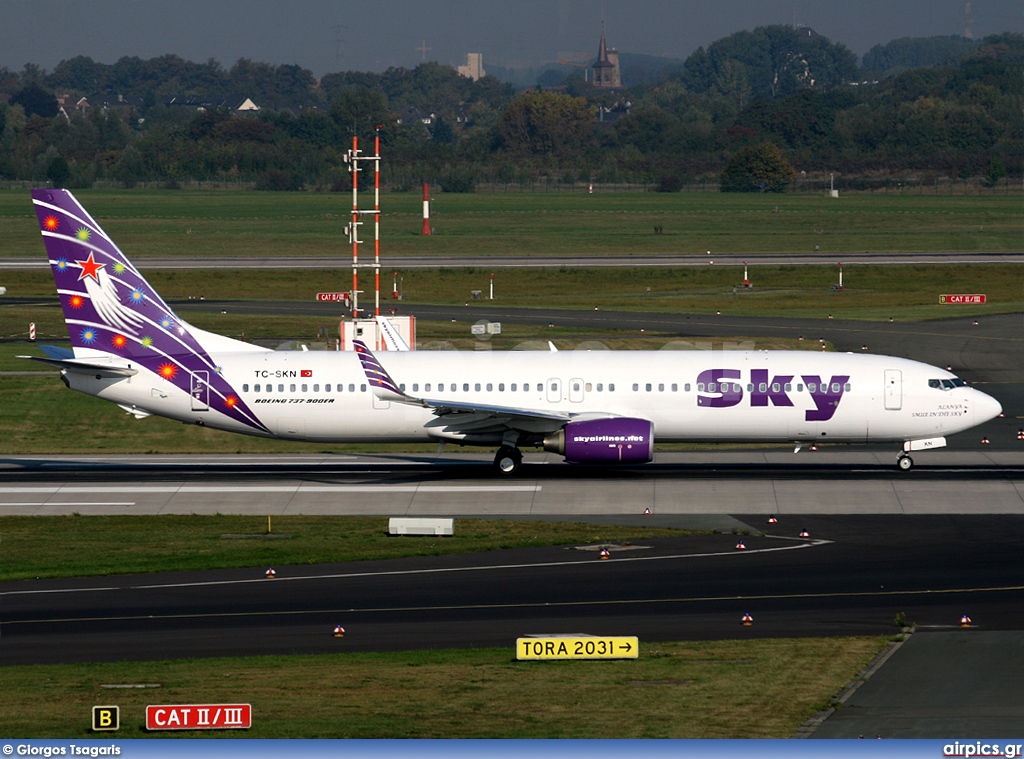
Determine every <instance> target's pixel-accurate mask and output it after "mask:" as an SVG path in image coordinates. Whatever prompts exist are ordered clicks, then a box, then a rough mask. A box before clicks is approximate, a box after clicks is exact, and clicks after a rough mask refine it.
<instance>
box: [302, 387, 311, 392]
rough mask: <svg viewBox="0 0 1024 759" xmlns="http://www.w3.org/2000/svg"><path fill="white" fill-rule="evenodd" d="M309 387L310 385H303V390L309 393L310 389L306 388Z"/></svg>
mask: <svg viewBox="0 0 1024 759" xmlns="http://www.w3.org/2000/svg"><path fill="white" fill-rule="evenodd" d="M308 387H309V385H303V386H302V392H304V393H307V392H309V391H308V390H307V389H306V388H308Z"/></svg>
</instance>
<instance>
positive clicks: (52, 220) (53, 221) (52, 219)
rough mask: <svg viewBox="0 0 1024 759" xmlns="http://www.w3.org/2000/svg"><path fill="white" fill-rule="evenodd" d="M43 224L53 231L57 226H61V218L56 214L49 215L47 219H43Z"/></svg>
mask: <svg viewBox="0 0 1024 759" xmlns="http://www.w3.org/2000/svg"><path fill="white" fill-rule="evenodd" d="M43 226H44V227H46V228H47V230H49V231H50V232H53V231H54V230H56V229H57V227H59V226H60V219H58V218H57V217H56V216H47V217H46V218H45V219H43Z"/></svg>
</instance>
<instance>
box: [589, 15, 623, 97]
mask: <svg viewBox="0 0 1024 759" xmlns="http://www.w3.org/2000/svg"><path fill="white" fill-rule="evenodd" d="M591 68H592V69H593V71H594V78H593V84H594V86H595V87H601V88H604V89H609V90H610V89H614V88H616V87H621V86H622V72H621V71H620V70H619V51H618V50H616V49H615V48H612V49H611V50H609V49H608V46H607V45H606V44H605V41H604V24H602V25H601V45H600V47H598V49H597V60H596V61H594V65H593V66H591Z"/></svg>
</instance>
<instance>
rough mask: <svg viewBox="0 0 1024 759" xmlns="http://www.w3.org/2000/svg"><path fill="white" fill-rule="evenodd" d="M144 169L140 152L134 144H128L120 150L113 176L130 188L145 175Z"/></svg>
mask: <svg viewBox="0 0 1024 759" xmlns="http://www.w3.org/2000/svg"><path fill="white" fill-rule="evenodd" d="M145 171H146V165H145V162H144V160H143V158H142V153H141V152H140V151H139V149H138V148H136V147H135V146H134V145H129V146H128V147H126V148H125V149H124V150H123V151H121V157H120V158H119V159H118V161H117V164H116V165H115V166H114V177H115V178H116V179H117V180H118V181H119V182H121V183H122V184H124V186H125V187H128V188H131V187H134V186H135V185H136V184H138V183H139V182H140V181H141V180H142V179H143V178H144V177H145Z"/></svg>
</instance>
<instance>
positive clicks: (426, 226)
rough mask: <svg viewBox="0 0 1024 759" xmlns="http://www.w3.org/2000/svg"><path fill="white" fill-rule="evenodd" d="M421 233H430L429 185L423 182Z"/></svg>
mask: <svg viewBox="0 0 1024 759" xmlns="http://www.w3.org/2000/svg"><path fill="white" fill-rule="evenodd" d="M423 234H425V235H429V234H430V186H429V185H428V184H427V183H426V182H424V183H423Z"/></svg>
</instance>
